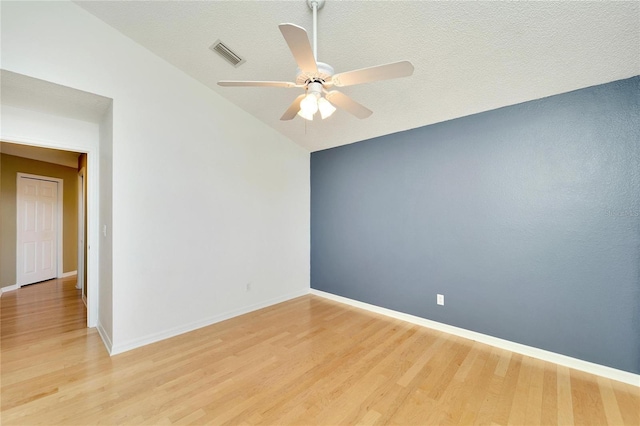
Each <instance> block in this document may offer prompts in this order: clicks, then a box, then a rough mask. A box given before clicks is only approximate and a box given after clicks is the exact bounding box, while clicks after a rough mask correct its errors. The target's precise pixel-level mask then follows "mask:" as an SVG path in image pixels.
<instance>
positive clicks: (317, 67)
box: [218, 0, 413, 120]
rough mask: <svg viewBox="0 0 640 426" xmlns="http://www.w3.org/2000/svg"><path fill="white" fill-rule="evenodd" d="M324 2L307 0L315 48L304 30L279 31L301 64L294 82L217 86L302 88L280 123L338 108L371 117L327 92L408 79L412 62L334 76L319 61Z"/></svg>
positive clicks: (226, 82) (346, 99) (223, 83)
mask: <svg viewBox="0 0 640 426" xmlns="http://www.w3.org/2000/svg"><path fill="white" fill-rule="evenodd" d="M324 2H325V0H307V5H308V6H309V8H310V9H311V10H312V12H313V49H312V48H311V44H310V43H309V36H308V35H307V32H306V31H305V29H304V28H302V27H299V26H297V25H294V24H280V25H279V28H280V32H281V33H282V36H283V37H284V39H285V41H286V42H287V45H288V46H289V50H291V53H292V54H293V58H294V59H295V61H296V63H297V64H298V73H297V75H296V81H295V83H293V82H288V81H230V80H222V81H219V82H218V85H220V86H229V87H285V88H292V87H295V88H303V89H304V90H305V93H304V94H302V95H300V96H298V97H297V98H296V99H295V100H294V101H293V103H292V104H291V105H290V106H289V108H287V110H286V111H285V112H284V114H283V115H282V117H280V120H292V119H293V118H295V116H296V115H299V116H300V117H302V118H304V119H306V120H313V117H314V115H315V114H316V113H317V112H320V117H321V118H322V119H323V120H324V119H325V118H327V117H330V116H331V114H333V113H334V112H335V110H336V106H337V107H339V108H342V109H344V110H345V111H347V112H349V113H351V114H353V115H354V116H356V117H358V118H367V117H369V116H370V115H371V114H372V113H373V112H372V111H371V110H370V109H368V108H366V107H364V106H362V105H360V104H359V103H358V102H356V101H354V100H353V99H351V98H350V97H348V96H347V95H345V94H344V93H342V92H339V91H337V90H331V91H328V90H327V89H330V88H332V87H333V86H336V87H344V86H353V85H355V84H362V83H370V82H373V81H379V80H389V79H392V78H399V77H408V76H410V75H411V74H413V65H412V64H411V62H409V61H400V62H393V63H390V64H386V65H378V66H375V67H370V68H362V69H359V70H355V71H347V72H343V73H339V74H334V70H333V67H332V66H331V65H329V64H325V63H323V62H318V49H317V24H318V10H319V9H321V8H322V6H324ZM334 105H335V106H334Z"/></svg>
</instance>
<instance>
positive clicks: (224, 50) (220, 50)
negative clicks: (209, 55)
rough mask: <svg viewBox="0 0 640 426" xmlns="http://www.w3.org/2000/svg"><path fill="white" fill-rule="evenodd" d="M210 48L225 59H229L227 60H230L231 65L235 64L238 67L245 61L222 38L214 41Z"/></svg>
mask: <svg viewBox="0 0 640 426" xmlns="http://www.w3.org/2000/svg"><path fill="white" fill-rule="evenodd" d="M209 49H211V50H213V51H214V52H216V53H217V54H218V55H220V56H222V57H223V58H224V59H226V60H227V62H229V63H230V64H231V65H233V66H234V67H236V68H237V67H239V66H240V65H242V64H243V63H244V61H245V60H244V59H243V58H241V57H240V56H239V55H238V54H236V53H235V52H234V51H233V50H231V49H229V47H227V46H226V45H225V44H224V43H223V42H221V41H220V40H216V42H215V43H213V44H212V45H211V47H210V48H209Z"/></svg>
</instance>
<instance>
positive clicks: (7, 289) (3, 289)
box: [0, 284, 20, 295]
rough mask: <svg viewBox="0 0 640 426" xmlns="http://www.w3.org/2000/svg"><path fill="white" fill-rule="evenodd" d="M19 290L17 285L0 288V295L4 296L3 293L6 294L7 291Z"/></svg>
mask: <svg viewBox="0 0 640 426" xmlns="http://www.w3.org/2000/svg"><path fill="white" fill-rule="evenodd" d="M19 288H20V286H19V285H18V284H14V285H8V286H6V287H2V288H1V290H2V293H0V295H2V294H4V293H6V292H8V291H13V290H17V289H19Z"/></svg>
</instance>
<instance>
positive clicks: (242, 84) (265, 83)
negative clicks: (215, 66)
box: [218, 80, 302, 87]
mask: <svg viewBox="0 0 640 426" xmlns="http://www.w3.org/2000/svg"><path fill="white" fill-rule="evenodd" d="M218 86H225V87H299V86H298V85H297V84H295V83H291V82H288V81H233V80H221V81H219V82H218ZM300 87H302V86H300Z"/></svg>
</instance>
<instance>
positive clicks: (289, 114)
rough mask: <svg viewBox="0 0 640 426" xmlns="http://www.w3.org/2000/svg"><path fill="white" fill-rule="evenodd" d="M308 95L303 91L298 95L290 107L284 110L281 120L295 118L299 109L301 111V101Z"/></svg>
mask: <svg viewBox="0 0 640 426" xmlns="http://www.w3.org/2000/svg"><path fill="white" fill-rule="evenodd" d="M305 96H306V95H305V94H304V93H303V94H302V95H300V96H298V97H297V98H296V99H295V100H294V101H293V103H292V104H291V105H289V108H287V110H286V111H285V112H284V114H282V117H280V120H283V121H284V120H292V119H294V118H295V116H296V114H298V111H300V101H301V100H302V99H304V97H305Z"/></svg>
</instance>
